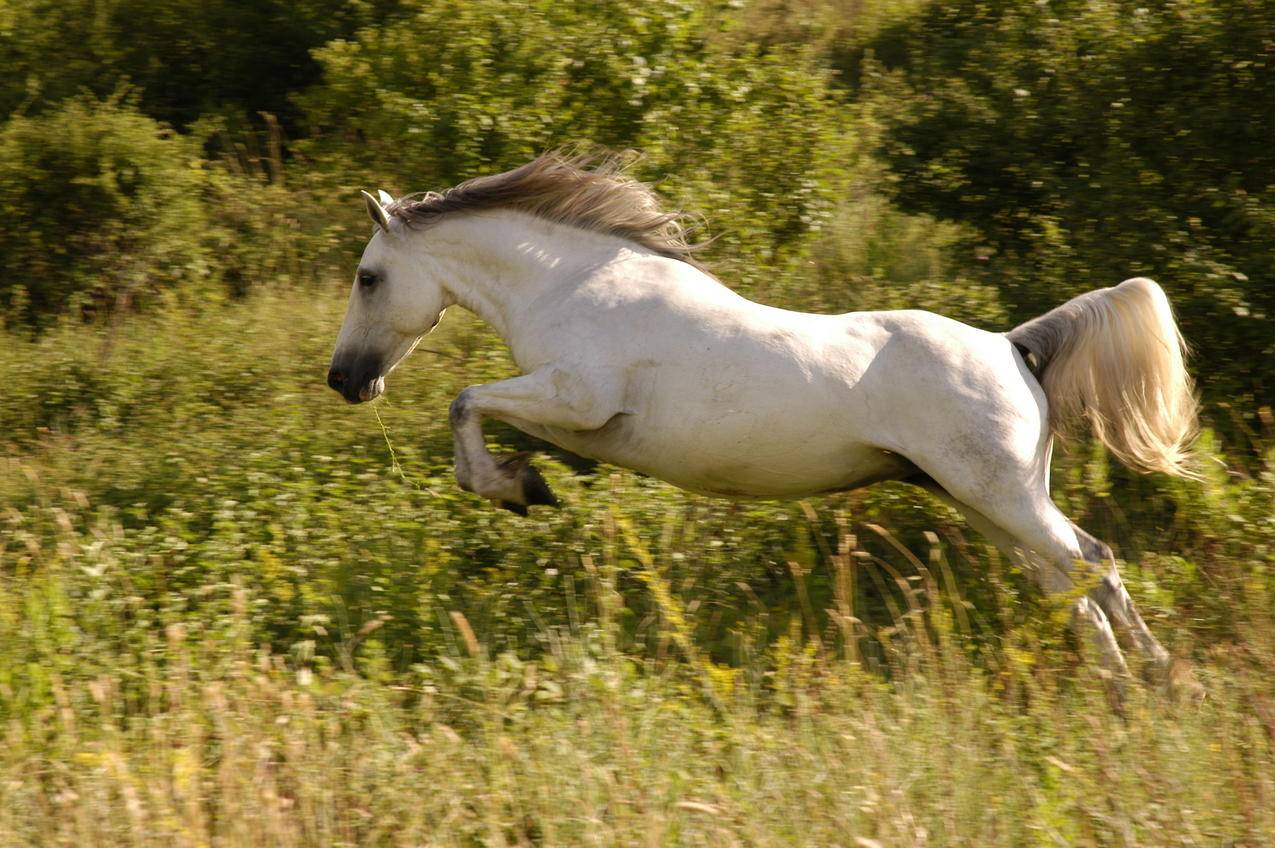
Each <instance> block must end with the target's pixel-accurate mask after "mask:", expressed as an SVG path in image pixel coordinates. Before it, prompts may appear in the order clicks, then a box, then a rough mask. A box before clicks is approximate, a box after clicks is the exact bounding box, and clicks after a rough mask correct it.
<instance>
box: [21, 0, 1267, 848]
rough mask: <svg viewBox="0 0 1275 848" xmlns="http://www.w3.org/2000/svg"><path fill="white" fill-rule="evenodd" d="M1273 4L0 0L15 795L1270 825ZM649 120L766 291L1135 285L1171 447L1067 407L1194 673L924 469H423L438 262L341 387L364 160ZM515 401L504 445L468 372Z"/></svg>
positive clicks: (1136, 575) (125, 831)
mask: <svg viewBox="0 0 1275 848" xmlns="http://www.w3.org/2000/svg"><path fill="white" fill-rule="evenodd" d="M1273 57H1275V11H1272V10H1271V8H1270V6H1269V4H1267V3H1263V2H1256V1H1255V0H1254V1H1253V2H1243V1H1242V0H1191V2H1166V3H1158V4H1148V5H1138V4H1134V3H1124V2H1110V0H1092V1H1091V2H1085V3H1079V2H1038V3H1032V4H1019V3H1008V2H972V0H971V1H970V2H965V1H964V0H958V2H953V3H943V4H938V3H928V2H917V0H894V2H887V1H886V0H883V1H882V2H869V0H742V1H741V2H729V3H719V2H652V3H645V4H632V3H617V2H603V1H602V0H599V2H571V0H568V2H522V3H515V2H493V0H472V2H463V3H462V2H448V1H447V0H444V1H443V2H410V0H402V2H384V1H382V2H350V0H308V1H307V2H304V3H288V4H283V3H269V2H267V3H254V4H244V3H239V2H231V0H206V2H203V3H200V4H186V3H174V2H168V0H152V2H137V0H130V2H111V0H106V2H102V0H98V1H97V2H87V0H68V2H64V3H60V4H52V3H45V2H35V0H28V1H27V2H13V1H12V0H10V2H0V61H2V66H3V67H4V68H5V70H6V73H5V74H3V75H0V113H3V114H4V115H5V118H4V122H3V124H2V125H0V307H2V310H0V315H2V316H3V319H2V320H3V329H2V330H0V386H3V387H4V391H3V392H0V721H2V722H3V724H2V725H0V727H2V728H3V729H2V730H0V732H3V733H4V735H5V743H6V744H5V745H4V746H3V748H2V749H0V799H2V803H0V844H6V845H7V844H13V845H28V844H70V843H76V844H83V845H90V844H104V845H125V844H145V845H154V844H165V845H167V844H179V845H212V844H216V845H257V844H288V845H292V844H316V845H337V844H349V845H353V844H377V845H380V844H385V845H391V844H392V845H399V844H402V845H409V844H411V845H416V844H428V845H435V844H437V845H443V844H446V845H453V844H454V845H478V844H483V845H486V844H491V845H527V844H534V845H541V844H543V845H557V844H562V845H575V844H581V843H586V842H592V843H595V844H608V845H610V844H644V845H651V844H704V845H734V844H738V845H745V844H748V845H759V844H760V845H765V844H776V845H778V844H783V845H791V844H807V845H834V844H835V845H860V846H868V848H872V846H876V845H896V844H897V845H917V844H930V843H933V844H944V845H946V844H972V845H987V844H1002V843H1004V844H1036V843H1049V844H1057V843H1059V842H1062V843H1064V844H1102V845H1106V844H1136V845H1154V844H1201V843H1204V844H1229V845H1260V844H1265V843H1267V842H1269V841H1271V840H1272V838H1273V837H1275V820H1273V819H1272V810H1275V781H1273V779H1272V775H1273V774H1275V753H1273V750H1272V748H1273V746H1275V690H1273V688H1272V683H1271V681H1272V680H1275V578H1273V577H1272V563H1273V559H1275V496H1273V493H1275V472H1273V471H1272V459H1273V458H1275V454H1272V441H1271V429H1272V427H1273V426H1275V417H1273V416H1272V412H1271V402H1272V397H1271V392H1272V378H1273V376H1275V374H1273V373H1272V369H1273V368H1275V350H1273V347H1275V332H1272V327H1271V322H1270V310H1271V306H1272V304H1271V292H1272V291H1273V290H1275V280H1273V279H1272V273H1275V272H1273V271H1272V269H1273V268H1275V262H1273V261H1272V260H1275V256H1272V249H1273V245H1275V233H1273V232H1272V225H1273V224H1275V196H1273V195H1272V192H1273V191H1275V163H1273V160H1272V154H1271V150H1270V146H1269V141H1268V139H1269V138H1270V135H1271V124H1270V116H1271V115H1275V87H1273V86H1272V83H1271V80H1272V79H1273V78H1275V77H1273V76H1272V74H1271V72H1270V71H1271V68H1270V65H1271V63H1272V62H1275V58H1273ZM561 144H581V145H592V144H597V145H605V146H609V147H613V148H634V149H637V150H640V151H642V153H643V154H644V158H643V159H642V160H641V161H640V162H639V164H638V165H637V170H638V173H639V175H640V176H642V177H643V178H644V179H648V180H650V181H652V182H653V183H654V184H655V185H656V186H657V188H658V190H659V191H660V192H661V194H662V195H664V197H665V198H666V199H667V201H668V203H669V205H670V206H676V207H679V208H683V209H685V210H687V211H690V212H692V213H695V214H697V215H699V216H702V218H703V220H704V222H705V226H706V228H707V231H708V232H709V233H711V234H713V235H716V236H718V238H717V240H716V242H715V243H714V245H713V247H712V248H711V249H710V250H709V251H708V253H707V254H706V259H707V260H708V261H709V263H710V264H711V266H712V268H713V270H714V271H715V272H716V273H717V274H718V275H720V276H721V277H722V278H723V279H725V280H726V281H728V282H729V283H730V284H731V285H733V286H735V287H736V288H738V289H739V290H740V291H742V292H744V293H745V294H747V295H749V296H750V297H754V298H757V299H760V300H765V301H766V302H769V303H773V304H776V305H780V306H786V307H790V308H798V309H808V310H824V311H848V310H854V309H876V308H900V307H922V308H928V309H933V310H935V311H939V312H942V313H944V314H948V315H952V316H954V317H957V318H960V319H961V320H965V321H968V322H970V323H973V324H975V325H978V326H982V327H986V328H989V329H1005V328H1008V327H1010V326H1012V325H1013V323H1014V322H1016V321H1019V320H1022V319H1025V318H1027V317H1030V316H1033V315H1036V314H1039V313H1040V312H1042V311H1044V310H1046V309H1048V308H1050V307H1052V306H1053V305H1055V304H1057V303H1058V302H1060V301H1062V300H1064V299H1066V298H1067V297H1070V296H1072V295H1074V294H1076V293H1078V292H1080V291H1085V290H1088V289H1091V288H1096V287H1099V286H1105V285H1110V284H1112V283H1115V282H1118V281H1119V280H1121V279H1123V278H1125V277H1129V276H1133V275H1135V274H1146V275H1150V276H1153V277H1155V278H1156V279H1157V280H1158V281H1159V282H1160V283H1161V284H1162V285H1163V286H1164V287H1165V288H1166V290H1167V291H1168V292H1169V296H1170V298H1171V300H1172V301H1173V302H1174V304H1175V306H1176V307H1177V310H1178V317H1179V319H1180V321H1181V323H1182V326H1183V329H1184V332H1185V334H1186V336H1187V338H1188V341H1189V342H1190V344H1191V345H1192V347H1193V349H1194V351H1195V353H1194V357H1193V360H1192V368H1193V370H1194V371H1195V373H1196V374H1197V376H1198V379H1199V383H1200V388H1201V392H1202V395H1203V398H1204V401H1205V415H1204V423H1205V431H1204V434H1203V435H1202V437H1201V440H1200V445H1199V448H1200V451H1201V453H1202V454H1203V455H1204V456H1205V458H1206V466H1207V469H1208V471H1207V475H1206V476H1207V479H1206V480H1205V481H1204V482H1203V483H1187V482H1183V481H1175V480H1168V479H1164V478H1160V477H1150V478H1143V477H1137V476H1135V475H1132V474H1130V473H1129V472H1127V471H1125V470H1124V469H1122V468H1120V467H1118V466H1116V465H1114V464H1113V463H1112V462H1111V461H1110V460H1109V458H1108V457H1107V456H1106V455H1105V454H1104V453H1103V452H1102V450H1101V449H1100V448H1098V447H1097V446H1094V445H1091V444H1088V443H1083V442H1078V443H1076V444H1073V445H1071V446H1070V448H1069V450H1068V451H1067V452H1066V454H1065V455H1064V456H1063V457H1061V459H1060V460H1059V461H1058V462H1056V468H1055V483H1054V489H1055V497H1056V499H1057V500H1058V502H1059V504H1060V506H1062V507H1063V508H1064V510H1065V511H1066V512H1067V513H1068V514H1069V515H1071V516H1073V517H1074V518H1075V519H1076V520H1077V521H1078V522H1079V523H1081V524H1082V525H1083V526H1085V527H1087V528H1088V529H1090V530H1091V531H1092V532H1094V533H1095V534H1096V535H1098V536H1100V537H1101V538H1104V539H1106V540H1108V541H1110V542H1111V543H1112V544H1113V545H1114V546H1115V547H1116V548H1117V550H1118V553H1119V556H1120V557H1121V558H1122V560H1123V562H1124V565H1123V571H1124V574H1125V576H1126V581H1127V583H1128V584H1129V586H1130V589H1131V591H1132V592H1133V594H1134V596H1135V597H1136V598H1137V600H1138V603H1139V604H1140V606H1141V608H1142V610H1143V612H1144V615H1145V616H1146V617H1147V619H1148V621H1149V623H1150V625H1151V627H1152V629H1153V630H1155V631H1156V632H1157V634H1158V635H1159V636H1160V638H1161V639H1162V640H1163V641H1164V642H1165V643H1166V645H1167V646H1169V647H1170V649H1171V650H1172V651H1173V653H1174V655H1175V656H1176V657H1177V658H1178V660H1179V664H1178V666H1177V668H1176V669H1175V673H1174V679H1175V681H1176V685H1175V686H1173V687H1169V688H1165V687H1163V686H1160V685H1156V684H1146V685H1143V684H1142V683H1140V682H1132V683H1130V684H1129V687H1128V692H1127V694H1126V696H1125V698H1124V700H1123V701H1122V702H1117V701H1114V700H1113V699H1112V697H1111V688H1112V687H1111V686H1110V685H1109V684H1108V682H1106V681H1103V680H1102V678H1101V675H1099V674H1098V673H1097V672H1096V670H1095V669H1094V668H1093V667H1092V665H1091V664H1090V663H1089V661H1088V659H1087V658H1086V656H1085V654H1086V651H1085V648H1084V646H1083V645H1079V644H1076V642H1075V640H1074V639H1073V638H1072V637H1071V635H1070V633H1069V631H1068V628H1067V617H1068V613H1067V609H1068V601H1069V599H1067V598H1044V597H1041V596H1040V595H1039V594H1038V593H1037V592H1036V591H1035V590H1034V588H1033V587H1032V586H1031V584H1030V582H1029V581H1027V580H1025V579H1024V578H1023V576H1022V575H1020V574H1018V573H1017V572H1016V571H1015V569H1013V568H1012V567H1010V565H1009V564H1008V563H1006V562H1004V561H1003V560H1002V559H1001V558H1000V557H999V555H998V554H997V553H996V552H995V550H994V549H991V548H990V547H988V546H987V545H985V544H984V543H983V541H982V540H981V539H979V538H978V537H977V536H976V535H975V534H973V533H971V532H970V531H968V530H967V529H966V528H965V527H964V526H963V525H962V524H961V523H960V522H959V521H958V520H957V519H956V516H955V515H954V514H951V513H950V512H949V511H947V510H946V509H945V508H944V507H942V506H941V505H939V504H938V503H936V502H934V501H932V500H930V499H928V498H927V497H926V496H925V495H923V494H921V493H919V492H916V491H914V490H912V489H910V488H909V487H906V486H901V485H886V486H880V487H876V488H873V489H869V490H866V491H862V492H855V493H851V494H848V495H843V496H837V497H833V498H825V499H821V500H818V501H811V502H805V503H797V504H793V503H771V502H761V503H747V504H732V503H728V502H722V501H715V500H710V499H704V498H699V497H695V496H691V495H688V494H685V493H682V492H679V491H677V490H674V489H672V488H671V487H668V486H666V485H664V484H662V483H659V482H658V481H654V480H650V479H645V478H641V477H638V476H635V475H633V474H630V473H628V472H625V471H623V470H621V469H615V468H611V467H607V466H596V467H593V466H584V467H581V466H580V465H579V464H578V463H574V462H572V461H571V460H570V458H568V457H563V456H560V455H553V456H550V457H549V458H548V459H546V460H544V462H543V465H544V467H545V468H546V470H547V473H548V476H549V477H550V481H551V484H552V485H553V486H554V488H555V490H556V491H557V492H558V493H559V494H560V496H562V497H563V499H564V508H563V509H562V510H560V511H558V512H553V513H545V512H540V513H536V514H534V515H533V516H531V517H530V518H528V519H520V518H517V517H515V516H512V515H509V514H506V513H503V512H496V511H494V510H492V509H490V508H489V507H487V506H486V505H485V504H483V503H481V502H479V501H478V500H477V499H475V498H473V497H471V496H469V495H466V494H464V493H462V492H460V491H459V490H457V488H456V487H455V485H454V482H453V481H452V479H451V468H450V450H451V448H450V434H449V432H448V430H447V427H446V415H445V410H446V405H447V403H448V402H449V401H450V399H451V398H452V397H454V395H455V394H456V392H458V391H459V390H460V389H461V388H463V387H464V386H465V385H468V384H472V383H475V382H481V381H487V380H492V379H498V378H500V377H502V376H507V375H509V374H510V373H512V364H511V363H510V362H509V360H508V357H507V355H506V353H505V351H504V348H503V346H502V345H501V343H500V342H499V340H498V339H496V338H495V337H494V336H493V335H492V334H491V333H490V331H488V330H487V329H485V328H484V327H482V326H481V325H480V324H478V323H477V322H476V321H475V320H473V319H472V317H470V316H466V315H463V314H462V315H449V318H448V321H447V322H445V324H444V326H443V327H442V328H441V329H440V330H439V331H438V332H437V333H436V334H435V335H432V336H431V337H429V339H427V341H426V343H425V344H424V345H423V346H422V349H421V350H419V351H418V352H417V353H416V354H415V355H414V356H413V359H412V361H411V362H410V363H409V364H408V365H407V366H406V367H405V368H404V369H402V370H401V371H399V372H396V374H395V378H394V380H393V381H392V386H391V392H390V395H389V396H388V398H387V399H386V400H385V401H383V402H381V403H378V404H377V405H376V407H375V408H368V407H358V408H348V407H346V406H345V405H344V404H342V403H340V402H339V401H338V400H337V399H336V398H335V396H334V395H332V393H331V392H330V391H328V390H327V389H326V388H325V387H324V386H323V384H322V383H323V374H324V371H325V369H326V365H327V359H328V356H329V354H330V350H331V344H332V341H333V339H334V337H335V331H336V328H337V326H338V325H339V322H340V317H341V313H342V310H343V308H344V297H345V293H346V291H347V290H348V285H349V277H350V274H351V272H352V268H353V267H354V263H355V261H356V257H357V254H358V251H359V250H360V248H361V246H362V243H363V241H364V239H365V238H366V235H367V227H366V223H365V218H364V213H363V211H362V209H361V204H360V203H359V201H358V199H357V189H359V188H373V187H385V188H387V189H389V190H391V191H393V192H395V193H405V192H408V191H417V190H424V189H438V188H442V187H445V186H447V185H451V184H454V183H455V182H457V181H459V180H462V179H464V178H467V177H470V176H474V175H477V174H480V173H489V172H494V171H497V170H501V169H504V168H507V167H511V166H514V165H517V164H520V163H521V162H523V161H525V160H527V159H528V158H530V157H531V156H534V155H536V154H538V153H539V152H542V151H543V150H545V149H547V148H550V147H554V146H558V145H561ZM488 429H489V435H490V438H491V441H492V442H493V443H494V444H496V445H499V446H501V447H502V448H506V449H525V448H535V449H541V448H543V446H542V445H536V444H534V443H533V442H531V441H530V440H528V439H527V438H526V437H524V436H522V435H521V434H518V433H516V432H514V431H512V430H510V429H507V428H500V427H496V426H490V427H489V428H488Z"/></svg>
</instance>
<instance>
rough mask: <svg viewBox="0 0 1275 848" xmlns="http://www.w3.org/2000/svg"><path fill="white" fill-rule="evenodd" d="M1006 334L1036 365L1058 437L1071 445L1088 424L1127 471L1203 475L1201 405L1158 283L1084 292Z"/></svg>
mask: <svg viewBox="0 0 1275 848" xmlns="http://www.w3.org/2000/svg"><path fill="white" fill-rule="evenodd" d="M1008 336H1009V340H1010V341H1011V342H1013V343H1014V344H1015V345H1016V346H1018V348H1019V350H1021V351H1026V353H1025V354H1024V355H1025V357H1026V358H1027V359H1028V362H1029V364H1031V365H1033V366H1034V371H1035V373H1036V375H1037V379H1039V380H1040V385H1041V388H1042V389H1044V391H1045V397H1046V398H1047V399H1048V401H1049V423H1050V429H1051V430H1052V431H1053V432H1054V434H1055V435H1057V436H1059V437H1064V438H1065V437H1066V436H1067V434H1068V433H1069V432H1070V430H1071V428H1072V426H1073V425H1074V424H1075V423H1076V422H1078V421H1079V420H1080V419H1082V418H1084V419H1088V421H1089V424H1090V426H1091V427H1092V428H1093V432H1094V435H1096V436H1097V437H1098V438H1099V439H1101V440H1102V442H1103V444H1105V445H1106V446H1107V447H1108V448H1110V450H1111V452H1112V453H1113V454H1115V455H1116V458H1117V459H1119V460H1120V461H1121V462H1123V463H1124V464H1125V465H1127V466H1129V467H1130V468H1133V469H1135V470H1137V471H1141V472H1150V471H1163V472H1165V473H1166V474H1175V475H1178V476H1182V477H1198V476H1199V475H1198V473H1197V472H1196V471H1195V469H1194V463H1193V458H1192V456H1191V451H1190V445H1191V442H1192V440H1193V439H1194V437H1195V434H1196V430H1197V427H1198V425H1197V421H1196V414H1197V412H1198V410H1199V403H1198V401H1197V400H1196V397H1195V390H1194V387H1193V384H1192V381H1191V376H1190V375H1189V374H1188V373H1187V371H1186V366H1185V364H1184V360H1185V358H1186V353H1187V349H1186V343H1185V341H1183V339H1182V334H1181V333H1180V332H1179V331H1178V326H1177V324H1176V323H1174V320H1173V310H1172V309H1171V308H1170V307H1169V300H1168V298H1166V297H1165V296H1164V290H1163V289H1161V288H1160V286H1158V285H1157V284H1156V283H1155V282H1153V281H1152V280H1148V279H1146V278H1145V277H1136V278H1134V279H1132V280H1125V281H1124V282H1123V283H1121V284H1120V285H1118V286H1114V287H1112V288H1108V289H1099V290H1097V291H1092V292H1088V293H1087V294H1082V295H1080V296H1079V297H1076V298H1073V299H1072V300H1069V301H1067V302H1066V303H1064V304H1063V305H1062V306H1059V307H1057V308H1056V309H1054V310H1052V311H1050V312H1047V313H1045V314H1044V315H1042V316H1040V317H1039V318H1033V319H1032V320H1031V321H1028V322H1027V323H1026V324H1023V325H1021V326H1019V327H1016V328H1015V329H1013V330H1011V331H1010V332H1009V334H1008ZM1032 356H1034V357H1035V360H1036V361H1035V362H1034V363H1032V362H1031V357H1032Z"/></svg>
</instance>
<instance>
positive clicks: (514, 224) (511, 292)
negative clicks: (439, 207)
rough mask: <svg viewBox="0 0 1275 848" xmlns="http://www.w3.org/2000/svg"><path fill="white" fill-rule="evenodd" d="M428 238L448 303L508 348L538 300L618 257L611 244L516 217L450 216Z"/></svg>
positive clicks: (507, 213)
mask: <svg viewBox="0 0 1275 848" xmlns="http://www.w3.org/2000/svg"><path fill="white" fill-rule="evenodd" d="M430 233H431V235H430V236H428V238H429V242H430V247H429V251H430V254H431V257H432V258H433V259H435V260H436V261H439V262H440V263H441V264H442V265H443V266H444V273H445V277H446V279H447V280H448V281H449V282H448V284H447V289H448V294H450V296H451V299H452V300H454V301H455V302H456V303H457V304H459V305H460V306H462V307H464V308H465V309H468V310H469V311H470V312H473V313H474V314H475V315H477V316H478V317H479V318H481V319H482V320H483V321H485V322H487V323H488V324H490V325H491V326H492V328H493V329H495V330H496V332H497V333H499V334H500V336H501V337H502V338H503V339H504V340H505V341H506V342H508V343H509V344H510V345H511V346H513V345H514V342H515V338H514V336H516V335H517V331H518V326H519V323H520V322H519V321H518V320H516V319H517V318H519V317H521V316H526V315H527V313H528V308H529V307H530V305H531V304H532V302H533V301H535V300H536V299H537V298H539V297H541V296H543V295H544V294H546V293H548V292H549V291H551V290H552V289H554V288H557V287H559V286H563V285H568V284H570V283H571V282H572V281H575V280H578V279H579V278H580V276H581V274H583V273H584V272H585V271H586V270H587V269H588V268H589V267H596V266H597V265H598V264H599V263H600V262H602V261H605V257H606V255H608V253H609V254H610V255H614V253H615V245H614V244H607V243H606V242H608V241H614V239H609V238H608V237H605V236H599V235H598V234H595V233H589V232H585V231H583V230H580V229H577V228H575V227H568V226H564V225H562V224H555V223H552V222H549V221H545V220H543V219H540V218H536V217H534V216H532V215H528V214H525V213H522V212H513V211H499V212H487V213H482V214H471V215H458V216H456V218H454V219H446V218H445V219H443V220H442V221H439V222H438V224H436V225H435V226H434V227H432V228H431V229H430Z"/></svg>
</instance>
